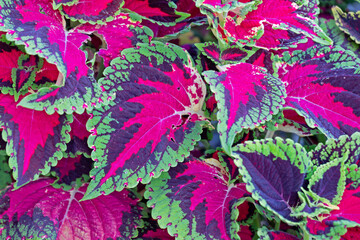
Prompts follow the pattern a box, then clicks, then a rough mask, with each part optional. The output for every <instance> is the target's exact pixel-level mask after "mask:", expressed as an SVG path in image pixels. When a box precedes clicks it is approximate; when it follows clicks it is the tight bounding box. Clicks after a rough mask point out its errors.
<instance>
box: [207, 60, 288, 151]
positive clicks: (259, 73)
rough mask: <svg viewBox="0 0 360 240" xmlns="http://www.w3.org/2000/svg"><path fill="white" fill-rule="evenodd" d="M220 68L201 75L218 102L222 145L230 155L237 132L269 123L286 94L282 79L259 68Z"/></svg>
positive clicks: (242, 66) (248, 66) (219, 130)
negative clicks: (217, 70)
mask: <svg viewBox="0 0 360 240" xmlns="http://www.w3.org/2000/svg"><path fill="white" fill-rule="evenodd" d="M221 69H222V71H221V72H215V71H206V72H204V73H203V75H204V77H205V80H206V81H207V82H208V83H209V84H210V89H211V91H212V92H213V93H215V99H216V101H217V102H218V104H217V106H218V109H219V110H218V112H217V118H218V120H219V123H218V127H217V130H218V132H219V134H220V140H221V145H222V147H223V148H224V150H225V152H226V153H228V154H230V153H231V147H232V144H233V142H234V138H235V135H236V133H239V132H241V131H242V130H243V129H244V128H255V127H256V126H259V125H260V124H262V123H264V122H265V121H268V120H270V119H271V117H272V115H274V114H277V113H278V112H279V109H280V108H281V107H282V105H283V104H284V102H285V101H284V98H285V97H286V92H285V86H284V85H283V83H282V82H281V80H280V79H278V78H275V77H273V76H272V75H271V74H268V73H267V72H266V70H265V69H263V68H261V67H258V66H255V65H251V64H249V63H238V64H232V65H226V66H221Z"/></svg>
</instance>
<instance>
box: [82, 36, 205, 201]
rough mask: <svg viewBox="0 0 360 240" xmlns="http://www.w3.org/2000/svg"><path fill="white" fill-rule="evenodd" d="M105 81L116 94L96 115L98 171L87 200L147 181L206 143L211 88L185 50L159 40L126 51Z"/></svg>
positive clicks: (91, 127) (91, 139)
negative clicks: (201, 141) (203, 135)
mask: <svg viewBox="0 0 360 240" xmlns="http://www.w3.org/2000/svg"><path fill="white" fill-rule="evenodd" d="M105 75H106V76H105V78H104V79H101V80H100V82H102V84H103V86H104V89H105V90H106V91H109V92H111V91H114V90H117V92H116V99H115V100H114V101H113V102H111V103H110V104H109V105H108V106H105V107H103V108H101V109H99V110H94V111H93V112H92V117H91V119H90V121H89V122H88V124H87V128H88V130H89V131H92V132H93V134H92V135H91V136H90V137H89V141H88V143H89V146H90V147H92V148H93V149H94V150H93V152H92V158H93V159H94V160H95V161H96V162H95V169H93V170H92V171H91V176H94V179H93V180H92V181H91V183H90V185H89V188H88V192H87V196H86V197H87V198H93V197H96V196H98V195H99V194H100V192H105V194H108V193H110V192H112V191H114V189H116V190H121V189H123V188H124V187H125V186H128V187H134V186H136V185H137V184H138V182H143V183H147V182H149V181H150V179H151V177H153V176H155V177H156V176H159V175H160V173H161V172H162V171H167V170H168V169H169V167H170V166H174V165H175V164H176V163H177V162H181V161H183V159H184V157H185V156H188V154H189V151H190V150H192V149H193V147H194V145H195V143H196V141H198V140H199V139H200V136H199V134H200V133H201V132H202V125H203V124H204V121H202V120H204V118H203V117H202V112H201V107H202V104H203V101H204V97H205V84H204V82H203V81H202V79H201V77H200V75H199V74H198V73H197V72H196V70H195V67H194V66H193V63H192V60H191V57H190V56H189V54H188V53H187V52H185V50H183V49H181V48H180V47H177V46H175V45H172V44H168V45H165V44H163V43H159V42H156V43H154V44H152V45H147V44H139V47H138V48H134V49H126V50H124V51H123V52H122V57H121V58H117V59H115V60H113V61H112V62H111V66H110V67H108V68H107V69H106V70H105Z"/></svg>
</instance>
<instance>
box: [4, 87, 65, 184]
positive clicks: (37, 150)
mask: <svg viewBox="0 0 360 240" xmlns="http://www.w3.org/2000/svg"><path fill="white" fill-rule="evenodd" d="M71 121H72V117H71V115H66V114H65V115H59V114H57V113H54V114H53V115H48V114H46V112H44V111H41V112H40V111H35V110H31V109H26V108H23V107H20V106H17V102H15V101H14V98H13V97H12V96H10V95H4V94H1V95H0V127H1V128H4V130H3V132H2V137H3V139H4V140H5V141H6V142H7V146H6V151H7V154H9V155H10V160H9V165H10V168H12V169H13V170H14V172H13V176H14V178H15V179H16V180H17V181H16V183H15V186H16V187H19V186H22V185H24V184H26V183H28V182H29V181H31V180H33V179H37V178H38V176H39V174H40V173H42V174H47V173H48V172H49V171H50V166H51V165H55V164H56V163H57V161H58V160H60V159H61V158H62V156H63V155H62V151H64V150H65V149H66V143H67V142H69V141H70V137H69V134H68V132H69V131H70V126H69V124H70V122H71Z"/></svg>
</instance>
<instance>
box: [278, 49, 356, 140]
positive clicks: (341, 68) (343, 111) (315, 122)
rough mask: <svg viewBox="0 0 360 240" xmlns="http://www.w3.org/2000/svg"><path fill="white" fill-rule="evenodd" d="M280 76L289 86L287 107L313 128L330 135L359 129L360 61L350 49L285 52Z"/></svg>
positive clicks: (350, 132)
mask: <svg viewBox="0 0 360 240" xmlns="http://www.w3.org/2000/svg"><path fill="white" fill-rule="evenodd" d="M281 61H284V62H285V63H280V62H279V63H280V64H281V67H280V68H279V69H280V70H279V75H280V78H281V80H282V81H283V82H284V83H285V85H286V92H287V98H286V103H285V107H289V108H292V109H295V110H297V112H298V113H299V114H301V115H302V116H304V117H305V119H306V122H307V123H308V125H309V126H310V127H318V128H319V129H320V130H321V131H322V132H323V133H324V134H326V135H327V136H328V137H335V138H337V137H339V136H340V135H343V134H348V135H351V134H352V133H354V132H357V131H359V130H360V111H359V108H358V106H359V104H360V91H359V87H358V86H359V79H360V73H359V71H358V64H360V60H359V59H358V58H356V56H355V55H354V54H353V53H352V52H350V51H346V50H344V49H342V48H341V47H338V46H335V47H333V48H329V47H321V46H317V47H315V46H314V47H310V48H308V49H307V50H306V51H302V50H301V51H294V52H292V53H284V54H283V57H282V60H281Z"/></svg>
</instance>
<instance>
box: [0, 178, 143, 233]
mask: <svg viewBox="0 0 360 240" xmlns="http://www.w3.org/2000/svg"><path fill="white" fill-rule="evenodd" d="M52 182H53V181H52V180H49V179H40V180H37V181H35V182H32V183H30V184H29V185H27V186H25V187H23V188H20V189H18V190H16V191H11V190H12V189H9V190H8V191H7V192H6V193H5V194H4V195H3V196H2V198H1V200H0V203H2V204H3V205H2V211H1V215H0V218H1V220H2V222H1V223H2V227H3V228H2V229H1V230H0V232H1V236H2V239H6V238H8V237H9V238H11V239H22V238H24V239H25V238H26V239H28V238H40V239H43V238H46V239H51V240H56V239H68V240H75V239H89V240H95V239H96V240H97V239H108V238H111V239H118V238H119V239H131V237H133V236H136V234H137V230H136V227H138V226H139V224H140V223H141V220H140V218H141V213H140V212H141V208H140V207H139V205H138V201H139V200H138V199H137V198H136V197H134V195H133V193H131V192H129V191H127V190H124V191H122V192H114V193H113V194H111V195H108V196H100V197H98V198H96V199H93V200H88V201H82V202H80V201H79V200H80V199H81V198H82V197H83V195H84V192H85V190H86V185H85V186H83V187H80V188H79V189H72V190H71V191H64V190H62V189H61V188H60V189H56V188H53V187H52V186H51V184H52Z"/></svg>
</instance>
